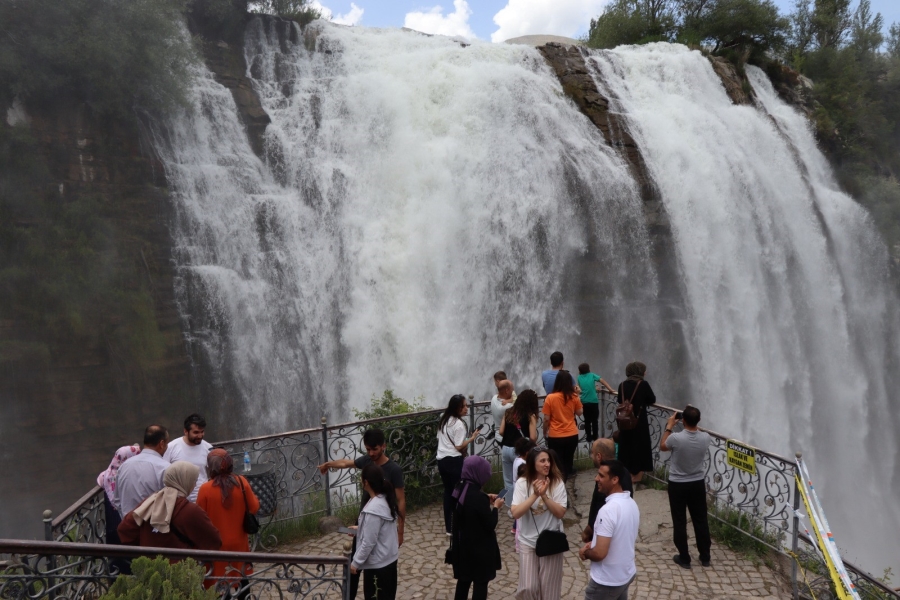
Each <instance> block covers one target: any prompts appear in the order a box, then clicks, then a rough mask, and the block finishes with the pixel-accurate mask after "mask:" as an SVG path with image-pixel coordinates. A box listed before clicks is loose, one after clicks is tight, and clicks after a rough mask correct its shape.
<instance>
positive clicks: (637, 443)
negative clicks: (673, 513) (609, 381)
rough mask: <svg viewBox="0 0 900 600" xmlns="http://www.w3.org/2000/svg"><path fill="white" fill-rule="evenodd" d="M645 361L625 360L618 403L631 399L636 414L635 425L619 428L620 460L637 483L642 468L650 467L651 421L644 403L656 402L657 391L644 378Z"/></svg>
mask: <svg viewBox="0 0 900 600" xmlns="http://www.w3.org/2000/svg"><path fill="white" fill-rule="evenodd" d="M646 374H647V365H645V364H644V363H642V362H632V363H628V365H627V366H626V367H625V377H627V379H626V380H625V381H623V382H622V383H620V384H619V397H618V398H617V399H616V402H618V403H619V404H621V403H622V402H624V401H625V400H629V399H630V400H631V406H632V411H633V413H634V415H635V416H636V417H637V418H638V423H637V426H636V427H635V428H634V429H631V430H628V431H619V437H618V442H619V460H620V461H622V463H624V464H625V468H626V469H628V472H629V473H631V481H632V482H633V483H637V482H638V481H640V480H641V479H642V478H643V476H644V471H651V472H652V471H653V447H652V445H651V441H650V421H649V419H648V418H647V407H648V406H651V405H653V404H656V394H654V393H653V390H652V389H651V388H650V384H649V383H647V382H646V381H644V375H646Z"/></svg>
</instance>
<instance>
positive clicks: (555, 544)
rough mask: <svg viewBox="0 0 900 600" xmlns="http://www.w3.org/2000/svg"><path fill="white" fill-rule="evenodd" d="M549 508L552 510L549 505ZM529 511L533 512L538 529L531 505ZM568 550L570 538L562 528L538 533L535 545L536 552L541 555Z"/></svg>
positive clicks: (551, 554) (550, 554) (532, 516)
mask: <svg viewBox="0 0 900 600" xmlns="http://www.w3.org/2000/svg"><path fill="white" fill-rule="evenodd" d="M547 510H550V508H549V507H548V508H547ZM528 512H529V514H531V521H532V522H533V523H534V528H535V529H537V521H536V520H535V518H534V513H533V512H531V507H530V506H529V507H528ZM560 525H562V520H560ZM568 551H569V540H568V539H567V538H566V534H565V532H564V531H563V530H562V529H545V530H543V531H542V532H540V533H539V534H538V539H537V543H536V544H535V545H534V553H535V554H536V555H537V556H539V557H543V556H553V555H554V554H562V553H563V552H568Z"/></svg>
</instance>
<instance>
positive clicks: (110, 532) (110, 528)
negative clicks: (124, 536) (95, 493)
mask: <svg viewBox="0 0 900 600" xmlns="http://www.w3.org/2000/svg"><path fill="white" fill-rule="evenodd" d="M103 514H104V516H106V543H107V544H117V545H118V544H121V543H122V542H121V541H119V523H121V522H122V517H120V516H119V511H117V510H116V509H115V508H113V505H112V502H110V501H109V496H107V495H106V494H103ZM109 566H110V567H114V568H116V569H117V570H118V571H119V575H131V559H130V558H113V559H111V560H110V561H109Z"/></svg>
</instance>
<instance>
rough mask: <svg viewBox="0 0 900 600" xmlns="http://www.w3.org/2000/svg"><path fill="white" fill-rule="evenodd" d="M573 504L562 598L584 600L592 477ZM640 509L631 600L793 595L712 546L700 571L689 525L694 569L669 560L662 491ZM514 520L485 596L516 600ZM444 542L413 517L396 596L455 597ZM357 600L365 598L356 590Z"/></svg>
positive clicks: (326, 546)
mask: <svg viewBox="0 0 900 600" xmlns="http://www.w3.org/2000/svg"><path fill="white" fill-rule="evenodd" d="M569 483H570V485H569V489H570V494H569V495H570V499H571V498H572V497H573V496H574V502H570V504H574V506H571V507H570V509H569V512H568V513H567V515H566V519H565V520H566V532H567V534H568V536H569V545H570V547H571V548H572V550H573V551H572V552H570V553H569V554H567V555H566V557H565V563H564V569H563V587H562V596H561V597H562V598H566V599H575V598H578V599H580V598H583V597H584V588H585V585H586V584H587V578H588V577H589V575H588V566H589V563H586V562H585V563H582V561H581V560H579V558H578V554H577V549H578V548H579V547H580V532H581V529H582V527H583V525H584V523H585V522H586V521H587V513H588V508H589V506H590V499H591V492H592V489H593V485H594V483H593V479H592V473H591V472H590V471H583V472H581V473H579V475H578V476H577V477H576V478H575V481H574V483H573V482H572V481H570V482H569ZM635 500H636V501H637V503H638V505H639V506H640V509H641V531H640V536H639V538H638V542H637V546H636V561H637V577H636V579H635V581H634V583H632V585H631V588H630V589H629V597H630V598H633V599H638V598H640V599H642V598H651V599H660V600H689V599H704V600H706V599H724V598H748V597H750V598H766V599H769V600H776V599H779V600H780V599H788V598H790V597H791V589H790V580H789V579H788V578H786V577H784V576H782V575H781V574H780V573H778V572H776V571H774V570H773V569H770V568H769V567H767V566H766V565H764V564H754V563H753V562H750V561H748V560H746V559H744V558H742V557H740V556H738V555H736V554H735V553H734V552H732V551H731V550H729V549H728V548H725V547H723V546H719V545H718V544H716V543H715V541H713V548H712V566H711V567H702V566H700V562H699V559H697V553H696V548H695V547H694V545H693V532H692V531H691V526H690V525H688V531H689V535H690V537H691V540H690V543H691V548H692V550H693V552H692V556H693V559H694V565H693V568H692V569H690V570H686V569H682V568H681V567H679V566H678V565H676V564H675V563H673V562H672V556H673V555H675V554H676V553H677V552H676V550H675V545H674V544H673V543H672V527H671V516H670V515H669V503H668V499H667V496H666V493H665V492H664V491H659V490H652V489H643V490H639V491H638V492H636V493H635ZM511 527H512V520H511V519H509V518H508V517H507V516H506V514H505V511H504V512H502V513H501V518H500V523H499V524H498V525H497V541H498V542H499V544H500V550H501V553H502V556H503V559H502V560H503V567H502V569H501V570H500V571H499V572H498V573H497V578H496V579H495V580H494V581H492V582H491V584H490V587H489V588H488V589H489V592H488V596H489V597H490V598H513V597H514V595H515V591H516V582H517V580H518V573H519V564H518V555H517V554H516V553H515V538H514V537H513V534H512V532H511ZM347 539H348V538H347V536H346V535H343V534H340V533H333V534H329V535H325V536H322V537H318V538H314V539H307V540H304V541H302V542H299V543H296V544H290V545H285V546H283V547H281V548H279V549H278V550H277V551H279V552H282V551H284V552H290V553H297V554H317V555H321V554H339V553H341V552H342V548H343V544H344V542H345V541H346V540H347ZM447 545H448V538H447V537H446V535H445V534H444V531H443V517H442V514H441V505H440V504H433V505H431V506H428V507H425V508H421V509H419V510H416V511H414V512H411V513H410V514H409V517H408V522H407V524H406V532H405V542H404V544H403V546H402V547H401V548H400V564H399V570H400V572H399V579H400V586H399V590H398V593H397V597H398V598H401V599H406V598H422V599H428V600H432V599H433V600H437V599H452V598H453V592H454V587H455V585H456V581H455V580H454V579H453V573H452V570H451V568H450V566H449V565H445V564H444V551H445V550H446V548H447ZM359 597H360V598H361V597H362V592H361V591H360V596H359Z"/></svg>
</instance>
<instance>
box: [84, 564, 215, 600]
mask: <svg viewBox="0 0 900 600" xmlns="http://www.w3.org/2000/svg"><path fill="white" fill-rule="evenodd" d="M131 572H132V574H131V575H120V576H119V577H118V578H117V579H116V581H115V583H113V584H112V585H111V586H110V588H109V591H108V592H107V593H105V594H104V595H103V596H101V597H100V600H215V599H216V598H218V595H217V594H216V590H215V589H208V590H206V589H203V576H204V574H205V572H206V569H204V568H203V566H202V565H201V564H200V563H198V562H197V561H195V560H193V559H190V558H189V559H187V560H183V561H181V562H177V563H175V564H169V561H168V559H165V558H163V557H162V556H157V557H156V558H154V559H149V558H147V557H144V556H142V557H140V558H136V559H134V561H133V562H132V563H131Z"/></svg>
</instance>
